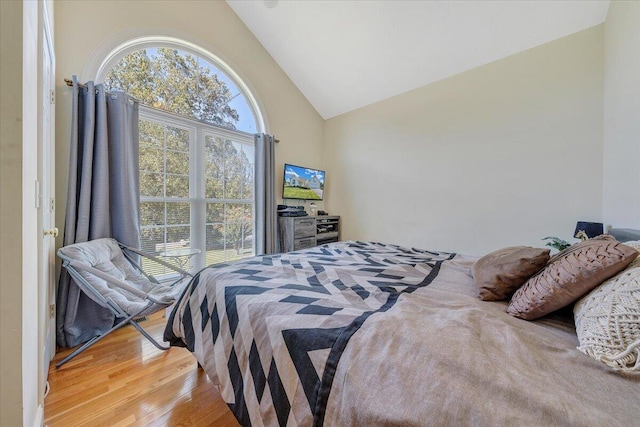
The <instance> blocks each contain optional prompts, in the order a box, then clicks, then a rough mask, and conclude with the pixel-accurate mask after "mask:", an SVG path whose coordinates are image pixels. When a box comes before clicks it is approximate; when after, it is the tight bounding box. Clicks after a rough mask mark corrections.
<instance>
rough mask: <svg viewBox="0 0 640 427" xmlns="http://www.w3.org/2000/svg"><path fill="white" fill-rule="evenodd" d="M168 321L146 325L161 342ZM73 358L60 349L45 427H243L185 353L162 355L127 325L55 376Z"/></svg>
mask: <svg viewBox="0 0 640 427" xmlns="http://www.w3.org/2000/svg"><path fill="white" fill-rule="evenodd" d="M162 314H163V313H157V314H156V315H153V316H150V318H149V319H148V320H146V321H144V322H142V323H141V325H142V326H143V327H144V328H145V329H146V330H147V331H148V332H149V333H150V334H151V335H152V336H154V337H160V336H162V332H163V330H164V325H165V318H164V317H163V316H162ZM71 351H72V350H71V349H62V350H60V351H59V353H58V354H56V357H55V358H54V360H53V361H52V364H51V369H50V370H49V378H48V381H49V385H50V392H49V394H48V395H47V397H46V398H45V407H44V416H45V423H44V425H45V426H47V427H57V426H64V427H68V426H91V427H97V426H122V427H125V426H182V425H185V426H186V425H189V426H205V427H206V426H220V427H227V426H228V427H237V426H239V424H238V422H237V421H236V419H235V417H234V416H233V414H232V413H231V411H230V410H229V408H228V407H227V405H226V403H225V402H224V401H223V400H222V397H221V396H220V392H219V390H218V388H217V387H216V386H215V385H214V384H213V383H212V382H211V381H210V380H209V378H208V377H207V375H206V374H205V372H204V371H203V370H202V369H198V367H197V362H196V360H195V359H194V358H193V356H192V355H191V353H189V351H187V350H186V349H184V348H177V347H172V348H171V349H169V350H167V351H161V350H158V349H157V348H155V347H154V346H153V345H152V344H151V343H149V342H148V340H146V339H145V338H144V337H143V336H142V335H141V334H140V333H138V331H136V330H135V329H134V328H133V327H131V326H128V327H125V328H122V329H120V330H118V331H116V332H114V333H112V334H111V335H109V336H108V337H107V338H105V339H104V340H102V341H100V342H99V343H97V344H95V345H94V346H92V347H90V348H89V349H88V350H86V351H85V352H84V353H82V354H81V355H79V356H77V357H75V358H74V359H72V360H71V361H69V362H68V363H66V364H65V365H63V366H62V367H61V368H59V369H56V368H55V363H57V362H58V361H59V360H62V359H63V358H64V357H65V356H66V355H68V354H69V353H71Z"/></svg>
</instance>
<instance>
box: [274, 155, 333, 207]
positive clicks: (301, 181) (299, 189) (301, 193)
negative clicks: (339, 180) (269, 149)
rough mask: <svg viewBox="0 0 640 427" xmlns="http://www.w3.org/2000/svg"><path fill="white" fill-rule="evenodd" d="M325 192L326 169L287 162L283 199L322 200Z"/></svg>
mask: <svg viewBox="0 0 640 427" xmlns="http://www.w3.org/2000/svg"><path fill="white" fill-rule="evenodd" d="M323 192H324V171H321V170H317V169H311V168H305V167H302V166H295V165H290V164H286V163H285V165H284V179H283V189H282V198H283V199H301V200H322V193H323Z"/></svg>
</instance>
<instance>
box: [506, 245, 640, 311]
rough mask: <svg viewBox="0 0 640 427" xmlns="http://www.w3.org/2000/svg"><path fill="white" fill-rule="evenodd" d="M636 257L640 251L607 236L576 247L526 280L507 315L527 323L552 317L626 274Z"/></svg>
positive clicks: (513, 298) (517, 292) (557, 257)
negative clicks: (606, 283) (556, 312)
mask: <svg viewBox="0 0 640 427" xmlns="http://www.w3.org/2000/svg"><path fill="white" fill-rule="evenodd" d="M637 256H638V251H636V250H635V249H633V248H631V247H629V246H625V245H623V244H622V243H620V242H618V241H617V240H615V239H614V238H613V237H611V236H608V235H603V236H598V237H596V238H593V239H589V240H585V241H584V242H580V243H576V244H575V245H572V246H570V247H568V248H567V249H565V250H563V251H562V252H559V253H558V254H556V255H554V257H553V258H551V260H550V261H549V263H548V264H547V266H546V267H545V268H544V269H542V270H541V271H540V272H539V273H538V274H536V275H535V276H533V277H532V278H530V279H529V280H527V282H526V283H525V284H524V285H522V287H521V288H520V289H518V290H517V291H516V293H515V294H513V297H512V298H511V302H510V303H509V307H507V312H508V313H509V314H510V315H512V316H515V317H519V318H521V319H525V320H533V319H537V318H539V317H542V316H544V315H545V314H549V313H551V312H552V311H555V310H557V309H559V308H562V307H564V306H566V305H569V304H571V303H572V302H574V301H576V300H577V299H578V298H580V297H581V296H582V295H584V294H586V293H587V292H589V291H590V290H591V289H593V288H595V287H596V286H598V285H599V284H600V283H602V282H604V281H605V280H606V279H608V278H610V277H611V276H613V275H614V274H616V273H618V272H620V271H622V270H624V269H625V268H626V267H627V266H628V265H629V264H630V263H631V261H633V260H634V259H635V258H636V257H637Z"/></svg>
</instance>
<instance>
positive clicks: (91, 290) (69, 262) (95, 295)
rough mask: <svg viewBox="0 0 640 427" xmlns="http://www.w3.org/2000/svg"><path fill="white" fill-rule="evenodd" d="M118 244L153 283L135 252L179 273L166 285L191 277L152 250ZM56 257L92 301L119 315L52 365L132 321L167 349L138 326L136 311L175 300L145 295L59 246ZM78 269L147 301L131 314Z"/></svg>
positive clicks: (167, 304)
mask: <svg viewBox="0 0 640 427" xmlns="http://www.w3.org/2000/svg"><path fill="white" fill-rule="evenodd" d="M118 246H120V249H121V250H122V253H123V254H124V256H125V257H126V258H127V260H128V261H129V262H130V263H131V265H132V266H133V267H134V268H136V269H137V270H138V271H140V273H142V274H143V275H144V276H145V277H146V278H147V279H148V280H149V281H150V282H151V283H154V284H160V282H159V281H158V280H157V279H156V278H155V277H153V276H152V275H150V274H147V273H146V272H145V271H144V270H143V269H142V267H141V266H140V265H139V263H138V262H137V261H136V259H135V258H136V255H140V256H143V257H145V258H149V259H151V260H153V261H155V262H157V263H158V264H161V265H163V266H165V267H167V268H169V269H171V270H173V271H175V272H176V273H178V274H179V277H178V279H177V280H175V281H174V282H172V283H171V284H170V285H169V286H170V287H173V286H175V285H176V284H178V283H180V282H182V281H183V280H184V279H185V278H187V277H193V275H192V274H191V273H189V272H188V271H186V270H183V269H181V268H179V267H176V266H174V265H171V264H169V263H168V262H166V261H165V260H163V259H160V258H158V257H157V256H156V254H152V253H147V252H143V251H141V250H139V249H136V248H132V247H130V246H127V245H124V244H122V243H120V242H118ZM57 255H58V257H59V258H61V259H62V266H63V267H64V268H66V269H67V271H68V272H69V275H70V276H71V277H72V278H73V279H74V280H75V282H76V284H77V285H78V286H79V287H80V289H82V291H83V292H85V293H87V294H90V295H91V296H92V299H93V300H94V301H96V302H97V303H98V304H100V305H101V306H103V307H105V308H107V309H108V310H110V311H111V312H112V313H113V314H114V315H115V317H116V319H122V320H121V321H120V322H118V323H117V324H116V325H114V326H113V327H112V328H111V329H109V330H108V331H107V332H105V333H103V334H101V335H98V336H95V337H93V338H92V339H90V340H89V341H87V342H86V343H84V344H83V345H82V346H81V347H79V348H77V349H76V350H74V351H73V352H72V353H71V354H69V355H68V356H66V357H65V358H64V359H62V360H61V361H59V362H58V363H56V368H59V367H60V366H62V365H64V364H65V363H67V362H68V361H69V360H71V359H73V358H74V357H76V356H77V355H79V354H80V353H82V352H83V351H85V350H86V349H88V348H89V347H91V346H92V345H93V344H95V343H97V342H98V341H100V340H102V339H103V338H104V337H106V336H107V335H109V334H110V333H112V332H114V331H116V330H118V329H120V328H122V327H123V326H126V325H128V324H130V325H132V326H133V327H134V328H136V329H137V330H138V331H139V332H140V333H141V334H142V335H143V336H144V337H145V338H147V339H148V340H149V341H150V342H151V343H152V344H153V345H154V346H155V347H157V348H158V349H159V350H168V349H169V346H165V345H162V344H160V343H159V342H158V341H156V340H155V339H154V338H153V337H152V336H151V335H149V333H148V332H147V331H145V330H144V329H143V328H142V326H140V325H139V324H138V320H137V319H138V318H139V317H140V314H141V313H143V312H145V311H146V310H147V309H149V308H150V307H151V306H152V305H154V304H158V305H159V307H158V309H157V310H155V311H154V312H156V311H159V310H162V309H163V308H166V307H169V306H170V305H171V304H173V303H174V302H175V300H170V301H169V300H162V299H158V298H156V297H154V296H151V295H148V294H147V293H145V292H143V291H141V290H140V289H137V288H135V287H133V286H131V285H129V284H127V283H125V282H123V281H121V280H118V279H116V278H114V277H112V276H109V275H108V274H106V273H104V272H102V271H100V270H98V269H95V268H93V267H89V266H87V265H84V264H83V263H81V262H78V261H75V260H73V259H72V258H69V257H67V256H65V255H64V254H62V253H61V252H60V250H58V254H57ZM80 271H86V272H88V273H91V274H94V275H96V276H98V277H100V278H101V279H103V280H105V281H107V282H109V283H111V284H112V285H114V286H116V287H118V288H121V289H124V290H126V291H128V292H131V293H132V294H134V295H136V296H138V297H141V298H144V299H146V300H148V301H149V302H148V304H147V305H146V306H144V307H143V308H142V309H141V310H139V311H137V312H136V313H133V314H128V313H126V312H125V311H124V310H123V309H122V308H121V307H120V306H118V304H116V303H115V302H113V301H112V300H111V299H108V298H105V297H104V296H103V295H102V294H101V293H100V292H98V291H97V290H96V289H95V287H94V286H93V285H92V284H90V283H89V282H88V281H87V280H86V279H85V278H84V277H83V276H82V275H81V274H80Z"/></svg>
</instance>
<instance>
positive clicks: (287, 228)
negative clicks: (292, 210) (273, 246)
mask: <svg viewBox="0 0 640 427" xmlns="http://www.w3.org/2000/svg"><path fill="white" fill-rule="evenodd" d="M278 226H279V239H280V251H281V252H291V251H298V250H300V249H307V248H312V247H314V246H319V245H324V244H325V243H331V242H337V241H339V240H340V217H339V216H337V215H318V216H298V217H279V218H278Z"/></svg>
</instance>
